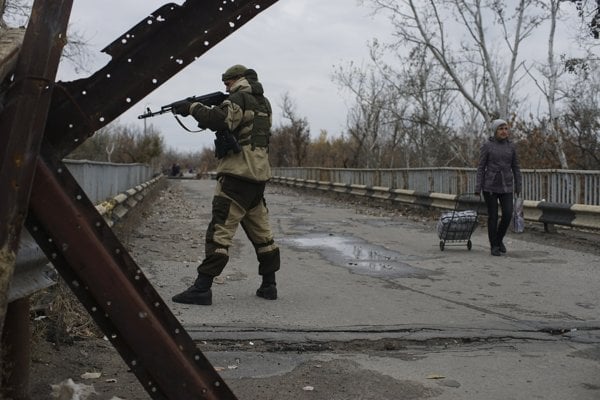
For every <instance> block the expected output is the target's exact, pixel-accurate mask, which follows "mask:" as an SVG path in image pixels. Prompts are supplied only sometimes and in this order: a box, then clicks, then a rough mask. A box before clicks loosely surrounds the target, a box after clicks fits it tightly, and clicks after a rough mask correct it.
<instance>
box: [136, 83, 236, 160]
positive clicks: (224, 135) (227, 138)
mask: <svg viewBox="0 0 600 400" xmlns="http://www.w3.org/2000/svg"><path fill="white" fill-rule="evenodd" d="M227 97H228V96H227V95H226V94H225V93H223V92H213V93H209V94H203V95H201V96H192V97H188V98H186V99H183V100H178V101H175V102H173V103H171V104H167V105H164V106H162V107H161V108H160V110H159V111H152V110H150V107H148V108H147V109H146V112H145V113H143V114H142V115H138V119H143V118H149V117H154V116H155V115H160V114H164V113H167V112H173V110H174V109H175V108H176V107H177V106H179V105H181V104H189V103H202V104H204V105H205V106H216V105H219V104H221V103H222V102H224V101H225V100H227ZM175 119H176V120H177V122H178V123H179V125H181V126H182V128H183V129H185V130H186V131H188V132H197V131H190V130H189V129H188V128H187V127H186V126H185V125H183V123H182V122H181V121H180V120H179V118H177V115H176V116H175ZM198 127H199V128H201V129H202V130H203V129H204V127H201V126H200V125H198ZM240 151H242V147H241V146H240V144H239V143H238V141H237V139H236V138H235V136H233V134H232V133H231V132H229V131H218V132H215V157H217V158H218V159H221V158H223V157H225V156H226V155H228V154H229V153H230V152H232V153H234V154H237V153H239V152H240Z"/></svg>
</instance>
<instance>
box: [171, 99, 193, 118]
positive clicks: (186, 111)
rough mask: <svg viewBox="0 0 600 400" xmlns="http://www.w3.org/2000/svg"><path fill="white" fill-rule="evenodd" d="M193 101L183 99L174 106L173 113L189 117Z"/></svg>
mask: <svg viewBox="0 0 600 400" xmlns="http://www.w3.org/2000/svg"><path fill="white" fill-rule="evenodd" d="M191 104H192V103H191V102H189V101H185V100H184V101H181V102H180V103H179V104H177V105H175V106H173V113H174V114H179V115H181V116H182V117H187V116H188V115H190V105H191Z"/></svg>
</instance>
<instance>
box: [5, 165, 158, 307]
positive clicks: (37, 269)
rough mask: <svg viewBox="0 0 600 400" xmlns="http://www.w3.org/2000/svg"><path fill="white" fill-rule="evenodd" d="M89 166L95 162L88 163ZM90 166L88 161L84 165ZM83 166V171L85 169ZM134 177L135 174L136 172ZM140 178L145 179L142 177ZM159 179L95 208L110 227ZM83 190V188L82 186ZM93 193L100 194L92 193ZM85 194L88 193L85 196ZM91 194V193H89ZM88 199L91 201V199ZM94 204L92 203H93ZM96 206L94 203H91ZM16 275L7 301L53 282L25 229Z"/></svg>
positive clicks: (43, 287)
mask: <svg viewBox="0 0 600 400" xmlns="http://www.w3.org/2000/svg"><path fill="white" fill-rule="evenodd" d="M91 164H92V165H93V164H94V163H91ZM99 164H100V165H101V167H104V165H105V164H104V163H99ZM86 165H87V167H89V165H90V162H86ZM87 167H86V168H87ZM136 174H137V172H136ZM140 176H142V177H143V176H144V175H143V174H142V175H140ZM161 179H164V176H163V175H159V176H156V177H154V178H152V179H150V180H148V181H146V182H142V183H140V184H139V185H135V186H134V187H131V188H129V189H127V190H125V191H123V192H121V193H118V194H117V195H116V196H114V197H113V198H109V199H107V200H105V201H102V202H100V203H98V204H96V209H97V210H98V212H99V213H100V215H102V217H103V218H104V220H105V221H106V222H107V223H108V225H109V226H113V225H114V224H115V223H116V222H118V221H119V220H121V219H122V218H123V217H125V215H126V214H127V212H129V211H130V210H131V209H132V208H133V207H135V206H136V205H137V203H139V202H140V201H141V200H142V199H143V198H144V196H145V195H146V194H147V192H148V190H149V189H150V188H152V187H153V186H154V185H155V184H156V183H158V182H159V181H160V180H161ZM82 186H83V187H84V188H85V185H82ZM93 186H95V187H97V185H93V184H92V185H91V186H90V185H88V187H93ZM93 193H99V192H98V191H95V192H93ZM86 194H87V193H86ZM92 195H94V194H92ZM90 200H92V199H91V198H90ZM92 201H93V200H92ZM93 202H94V203H96V202H97V201H93ZM15 267H16V268H15V273H14V276H13V278H12V279H11V282H10V286H9V290H8V302H9V303H10V302H12V301H15V300H18V299H21V298H25V297H27V296H30V295H31V294H33V293H35V292H37V291H39V290H42V289H45V288H47V287H50V286H52V285H53V284H54V283H55V280H54V279H53V275H54V270H53V268H52V267H50V266H49V261H48V259H47V258H46V255H45V254H44V253H43V252H42V250H41V249H40V248H39V247H38V245H37V244H36V242H35V240H34V239H33V238H32V237H31V235H29V233H28V232H27V231H26V230H24V231H23V234H22V235H21V239H20V243H19V252H18V254H17V259H16V263H15Z"/></svg>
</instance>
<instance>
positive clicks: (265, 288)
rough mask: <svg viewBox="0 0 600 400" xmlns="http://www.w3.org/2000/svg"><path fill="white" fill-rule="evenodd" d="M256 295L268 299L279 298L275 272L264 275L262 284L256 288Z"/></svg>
mask: <svg viewBox="0 0 600 400" xmlns="http://www.w3.org/2000/svg"><path fill="white" fill-rule="evenodd" d="M256 295H257V296H258V297H262V298H263V299H267V300H276V299H277V284H276V283H275V272H270V273H268V274H265V275H263V276H262V284H261V285H260V287H259V288H258V289H257V290H256Z"/></svg>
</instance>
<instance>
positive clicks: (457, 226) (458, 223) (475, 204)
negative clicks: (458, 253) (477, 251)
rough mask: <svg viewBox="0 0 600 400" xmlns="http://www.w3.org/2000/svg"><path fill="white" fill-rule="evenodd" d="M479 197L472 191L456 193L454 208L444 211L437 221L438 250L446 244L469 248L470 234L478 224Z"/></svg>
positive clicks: (471, 244) (470, 244) (442, 248)
mask: <svg viewBox="0 0 600 400" xmlns="http://www.w3.org/2000/svg"><path fill="white" fill-rule="evenodd" d="M480 205H481V198H480V197H479V196H477V195H475V194H472V193H463V194H458V195H456V203H455V204H454V210H452V211H445V212H443V213H442V214H441V215H440V219H439V220H438V223H437V234H438V237H439V239H440V250H442V251H444V248H445V247H446V246H450V245H453V246H455V245H462V244H465V243H466V245H467V249H468V250H471V247H472V246H473V243H472V242H471V235H472V234H473V232H474V231H475V228H477V225H478V217H479V207H480Z"/></svg>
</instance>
